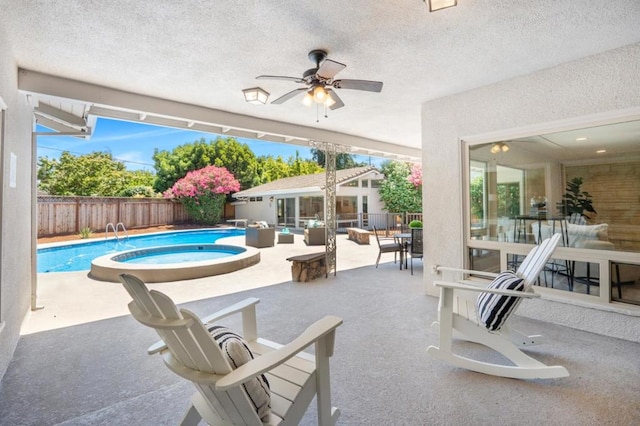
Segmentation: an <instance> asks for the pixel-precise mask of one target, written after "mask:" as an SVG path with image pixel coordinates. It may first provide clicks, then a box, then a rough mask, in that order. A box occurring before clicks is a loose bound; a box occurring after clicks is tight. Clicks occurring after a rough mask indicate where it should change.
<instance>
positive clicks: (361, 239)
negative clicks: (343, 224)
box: [347, 228, 371, 244]
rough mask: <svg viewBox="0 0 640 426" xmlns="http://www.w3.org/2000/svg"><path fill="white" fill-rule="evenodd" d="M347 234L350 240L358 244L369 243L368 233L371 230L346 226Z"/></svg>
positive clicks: (369, 233)
mask: <svg viewBox="0 0 640 426" xmlns="http://www.w3.org/2000/svg"><path fill="white" fill-rule="evenodd" d="M347 234H349V239H350V240H353V241H355V242H356V243H358V244H369V235H371V232H369V231H367V230H366V229H360V228H347Z"/></svg>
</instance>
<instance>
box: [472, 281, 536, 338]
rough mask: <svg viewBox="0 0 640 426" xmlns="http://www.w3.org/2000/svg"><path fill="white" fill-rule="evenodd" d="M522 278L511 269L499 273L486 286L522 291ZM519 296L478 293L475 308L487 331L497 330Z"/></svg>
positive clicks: (518, 300) (513, 307)
mask: <svg viewBox="0 0 640 426" xmlns="http://www.w3.org/2000/svg"><path fill="white" fill-rule="evenodd" d="M524 287H525V285H524V279H522V278H520V277H518V276H517V275H516V274H515V273H513V272H511V271H506V272H502V273H500V274H499V275H498V276H497V277H496V278H495V279H494V280H493V281H492V282H491V284H489V286H488V287H487V288H493V289H501V290H517V291H524ZM520 300H521V298H520V297H515V296H504V295H501V294H492V293H480V294H479V295H478V298H477V299H476V309H477V310H478V317H479V318H480V322H482V324H484V326H485V327H487V329H488V330H489V331H498V330H500V328H501V327H502V326H503V325H504V323H505V322H506V321H507V318H509V315H511V312H513V310H514V309H515V308H516V306H518V303H520Z"/></svg>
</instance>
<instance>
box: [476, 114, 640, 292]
mask: <svg viewBox="0 0 640 426" xmlns="http://www.w3.org/2000/svg"><path fill="white" fill-rule="evenodd" d="M639 134H640V121H639V122H636V121H631V122H624V123H616V124H612V125H606V126H598V127H591V128H583V129H576V130H571V131H566V132H559V133H553V134H544V135H539V136H530V137H524V138H519V139H511V140H507V141H497V142H490V143H478V144H468V163H467V170H468V173H467V182H468V187H467V194H468V201H467V214H468V224H469V225H468V233H467V236H468V240H467V241H468V243H467V245H468V248H469V250H468V252H469V263H470V264H474V265H483V264H484V265H486V266H487V267H488V268H490V269H494V270H495V269H496V265H497V264H496V261H498V260H499V256H496V255H495V253H496V251H495V247H496V246H492V245H491V244H496V243H497V244H498V245H500V244H506V243H517V244H537V243H539V242H540V241H541V240H542V239H544V238H547V237H548V236H550V235H551V234H552V233H562V234H563V242H562V245H563V246H564V247H566V248H568V249H569V250H564V251H563V252H564V253H566V252H569V253H574V254H571V255H566V256H565V257H568V259H560V258H558V259H552V261H551V262H550V263H549V264H548V265H547V270H546V271H545V273H544V274H543V275H541V280H540V282H539V285H541V286H547V287H548V288H549V289H551V288H552V289H553V291H565V292H567V293H569V294H571V293H581V294H585V295H588V296H593V297H594V298H599V299H600V301H602V302H606V303H608V302H610V301H614V300H615V301H621V302H626V303H634V304H640V262H638V261H637V259H638V256H637V253H639V252H640V151H639V150H638V135H639ZM505 144H506V146H507V147H508V148H506V149H505V148H504V145H505ZM498 148H500V149H498ZM509 247H511V248H507V246H504V247H503V248H502V250H503V251H507V255H506V259H507V265H506V266H507V267H509V268H517V266H518V260H519V259H520V260H521V258H522V257H523V255H522V254H521V253H522V252H524V253H526V250H520V249H515V248H514V246H509ZM492 248H493V250H491V249H492ZM573 249H590V250H597V253H596V254H594V255H589V256H585V255H584V252H580V251H577V250H576V251H574V250H573ZM489 254H492V255H491V256H490V258H491V262H487V259H488V258H487V255H489ZM502 266H503V267H504V265H502Z"/></svg>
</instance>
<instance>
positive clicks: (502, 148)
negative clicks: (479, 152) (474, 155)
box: [491, 142, 509, 154]
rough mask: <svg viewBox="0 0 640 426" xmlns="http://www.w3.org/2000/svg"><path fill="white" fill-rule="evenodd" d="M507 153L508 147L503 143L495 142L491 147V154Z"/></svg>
mask: <svg viewBox="0 0 640 426" xmlns="http://www.w3.org/2000/svg"><path fill="white" fill-rule="evenodd" d="M507 151H509V145H507V144H506V143H504V142H495V143H494V144H492V145H491V153H492V154H497V153H499V152H507Z"/></svg>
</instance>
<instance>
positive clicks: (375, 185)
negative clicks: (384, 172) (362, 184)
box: [371, 179, 382, 188]
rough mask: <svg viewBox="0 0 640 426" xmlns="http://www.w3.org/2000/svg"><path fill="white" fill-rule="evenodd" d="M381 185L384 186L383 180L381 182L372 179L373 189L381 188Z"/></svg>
mask: <svg viewBox="0 0 640 426" xmlns="http://www.w3.org/2000/svg"><path fill="white" fill-rule="evenodd" d="M381 184H382V180H380V179H371V187H372V188H380V185H381Z"/></svg>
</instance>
